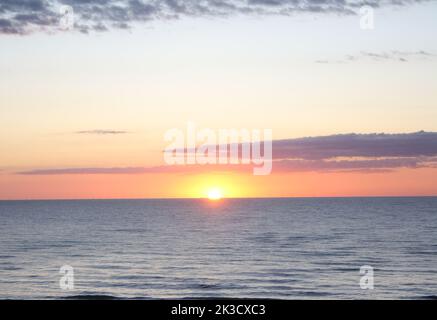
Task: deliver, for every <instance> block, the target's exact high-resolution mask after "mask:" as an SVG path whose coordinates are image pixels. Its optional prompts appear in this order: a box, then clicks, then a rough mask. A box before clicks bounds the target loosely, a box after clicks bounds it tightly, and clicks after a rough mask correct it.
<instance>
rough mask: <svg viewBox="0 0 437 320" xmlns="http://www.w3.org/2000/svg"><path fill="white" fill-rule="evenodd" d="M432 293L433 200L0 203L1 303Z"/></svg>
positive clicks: (436, 212)
mask: <svg viewBox="0 0 437 320" xmlns="http://www.w3.org/2000/svg"><path fill="white" fill-rule="evenodd" d="M64 265H68V266H71V267H72V268H73V270H74V289H73V290H63V289H61V287H60V279H61V277H62V276H63V274H61V273H60V268H61V267H62V266H64ZM362 266H371V267H372V268H373V281H374V289H373V290H364V289H362V288H361V287H360V278H361V277H362V276H363V275H362V274H360V268H361V267H362ZM368 275H370V274H368ZM436 296H437V198H324V199H316V198H313V199H234V200H229V199H228V200H222V201H219V202H210V201H207V200H98V201H97V200H96V201H3V202H0V299H13V298H19V299H53V298H69V297H70V298H71V297H73V298H93V297H114V298H135V299H157V298H164V299H169V298H183V299H186V298H201V299H203V298H274V299H393V298H395V299H397V298H412V299H416V298H417V299H422V298H433V297H434V298H435V297H436Z"/></svg>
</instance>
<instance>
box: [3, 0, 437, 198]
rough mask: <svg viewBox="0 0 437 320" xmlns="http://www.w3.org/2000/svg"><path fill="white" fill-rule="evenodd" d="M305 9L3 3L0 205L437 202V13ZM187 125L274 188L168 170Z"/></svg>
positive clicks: (227, 176) (229, 171)
mask: <svg viewBox="0 0 437 320" xmlns="http://www.w3.org/2000/svg"><path fill="white" fill-rule="evenodd" d="M297 2H298V3H301V4H302V5H301V6H297V5H296V4H293V3H294V2H292V1H286V0H277V1H267V0H265V1H264V0H257V1H255V0H251V1H246V0H235V1H232V0H228V1H222V0H218V1H212V0H211V1H203V2H199V3H201V4H200V5H199V4H197V5H195V4H194V3H195V2H193V1H189V0H187V1H179V2H177V1H170V0H168V1H166V0H162V1H143V2H140V1H129V2H125V5H124V6H121V7H117V6H119V4H118V2H117V1H114V0H105V1H92V0H89V1H78V0H66V1H52V0H47V1H45V0H32V1H0V199H72V198H74V199H77V198H167V197H170V198H173V197H205V196H207V195H208V192H210V190H212V189H220V190H221V192H222V193H223V196H225V197H284V196H292V197H294V196H296V197H298V196H370V195H371V196H397V195H399V196H403V195H437V183H436V182H435V181H437V120H436V119H437V76H436V75H437V42H436V40H435V39H437V19H436V18H437V1H402V0H401V1H397V2H398V3H400V5H392V2H395V1H389V0H387V1H376V2H379V3H380V4H381V6H380V8H377V9H376V10H375V28H374V29H373V30H362V29H361V28H360V16H359V7H358V9H356V6H354V5H353V4H362V3H363V2H364V1H347V2H346V3H352V4H351V5H347V6H346V7H345V8H344V7H341V6H340V5H339V3H341V2H342V1H337V0H328V1H314V2H313V3H312V4H311V5H308V2H310V3H311V2H312V1H297ZM62 3H65V4H69V5H71V6H72V7H73V9H74V12H75V18H76V19H77V20H76V26H75V27H74V28H73V30H66V31H65V30H59V21H58V20H59V17H57V12H58V7H59V5H60V4H62ZM177 4H178V5H177ZM200 6H202V7H200ZM114 7H116V9H117V10H115V9H114ZM340 8H341V9H340ZM102 12H103V13H102ZM116 13H117V14H116ZM190 121H192V122H194V123H196V125H197V126H198V127H199V128H211V129H212V130H219V129H227V128H229V129H233V128H235V129H238V130H239V129H242V128H247V129H260V130H262V129H272V132H273V140H274V142H273V160H274V162H273V163H274V164H273V172H272V174H270V175H267V176H254V175H253V174H252V171H251V170H248V168H246V167H245V166H236V167H235V166H230V167H229V168H228V167H214V166H210V167H208V166H206V167H204V166H203V167H200V166H198V165H196V166H193V167H190V168H187V167H179V168H174V167H166V166H165V163H164V159H163V150H164V148H165V147H166V146H167V143H166V141H165V140H164V135H165V133H166V132H167V131H168V130H169V129H172V128H180V129H181V130H185V128H186V126H187V123H188V122H190ZM373 133H378V134H379V135H372V134H373Z"/></svg>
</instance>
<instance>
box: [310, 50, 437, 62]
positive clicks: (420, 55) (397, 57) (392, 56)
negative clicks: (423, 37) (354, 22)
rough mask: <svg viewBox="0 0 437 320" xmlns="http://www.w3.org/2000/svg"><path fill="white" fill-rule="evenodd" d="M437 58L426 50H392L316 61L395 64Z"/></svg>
mask: <svg viewBox="0 0 437 320" xmlns="http://www.w3.org/2000/svg"><path fill="white" fill-rule="evenodd" d="M433 58H437V54H435V53H432V52H428V51H425V50H418V51H399V50H392V51H388V52H366V51H362V52H360V53H358V54H349V55H345V56H344V57H342V58H340V59H334V60H330V59H321V60H316V61H315V62H316V63H321V64H338V63H351V62H359V61H374V62H384V61H394V62H409V61H415V60H426V59H433Z"/></svg>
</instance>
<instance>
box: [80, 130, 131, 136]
mask: <svg viewBox="0 0 437 320" xmlns="http://www.w3.org/2000/svg"><path fill="white" fill-rule="evenodd" d="M75 133H76V134H84V135H118V134H127V133H129V132H128V131H121V130H100V129H97V130H83V131H76V132H75Z"/></svg>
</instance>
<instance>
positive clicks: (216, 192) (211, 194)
mask: <svg viewBox="0 0 437 320" xmlns="http://www.w3.org/2000/svg"><path fill="white" fill-rule="evenodd" d="M221 198H223V193H222V191H221V190H220V189H218V188H214V189H211V190H209V191H208V199H209V200H220V199H221Z"/></svg>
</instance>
